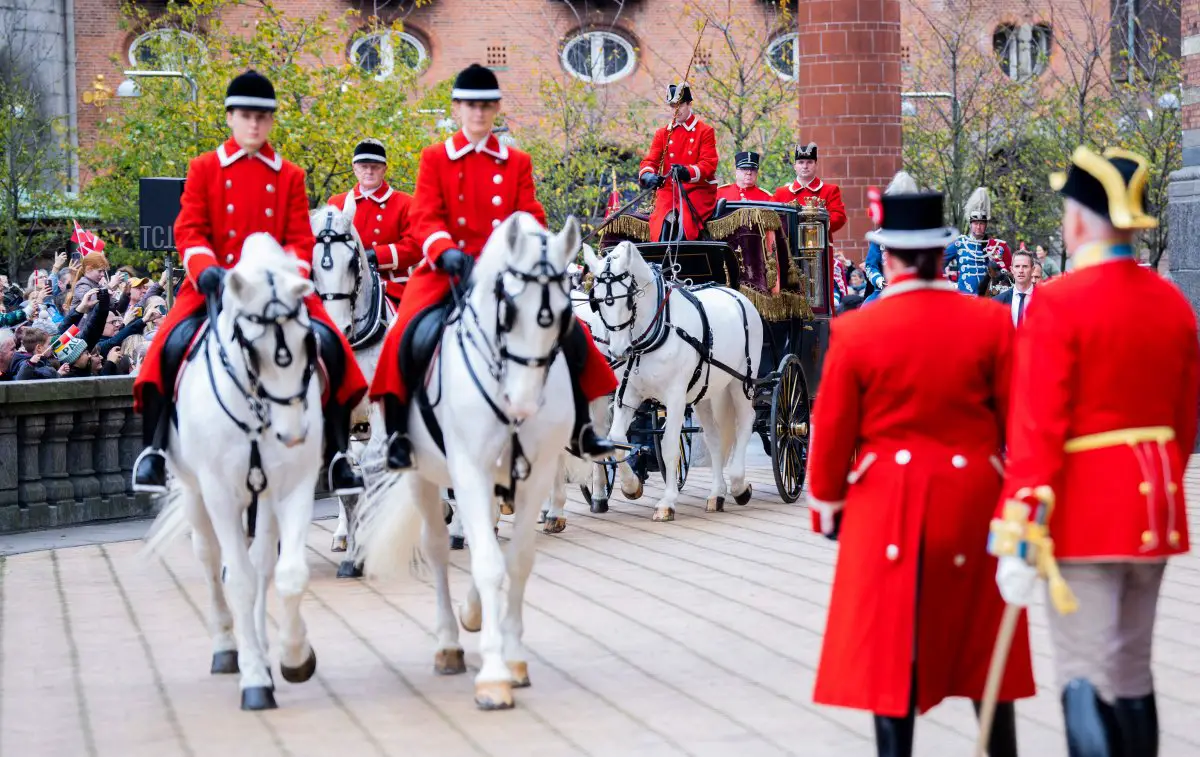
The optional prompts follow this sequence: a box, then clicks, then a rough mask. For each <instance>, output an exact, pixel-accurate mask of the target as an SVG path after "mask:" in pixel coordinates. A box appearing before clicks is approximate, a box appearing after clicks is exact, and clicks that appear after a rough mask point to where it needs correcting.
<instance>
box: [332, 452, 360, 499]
mask: <svg viewBox="0 0 1200 757" xmlns="http://www.w3.org/2000/svg"><path fill="white" fill-rule="evenodd" d="M343 460H344V461H345V462H346V464H347V465H348V466H350V472H351V474H353V475H354V476H355V478H357V479H358V480H357V482H355V483H353V484H351V485H350V486H342V487H335V486H334V483H333V471H334V468H335V466H337V464H338V463H339V462H341V461H343ZM326 475H327V476H328V481H327V483H328V484H329V491H330V492H332V493H333V494H334V495H335V496H338V497H349V496H351V495H354V494H362V493H363V491H364V490H365V488H366V487H365V486H364V485H363V478H362V473H361V472H359V471H358V470H357V469H356V468H355V465H354V458H352V457H350V456H349V455H347V454H346V453H345V452H338V453H336V454H335V455H334V456H333V457H332V458H330V460H329V466H328V471H327V473H326Z"/></svg>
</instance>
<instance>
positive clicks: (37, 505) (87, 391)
mask: <svg viewBox="0 0 1200 757" xmlns="http://www.w3.org/2000/svg"><path fill="white" fill-rule="evenodd" d="M132 388H133V379H131V378H129V377H126V376H112V377H103V378H95V379H57V380H50V381H22V382H6V383H0V532H9V531H18V530H23V529H29V528H50V527H55V526H65V525H71V524H77V523H85V522H89V521H97V520H106V519H110V518H125V517H131V516H146V515H150V514H151V513H152V512H153V504H152V501H151V500H150V498H149V497H147V496H145V495H135V494H134V493H133V490H132V488H131V486H130V478H131V473H132V470H133V461H134V460H135V459H136V458H137V455H138V453H139V452H140V451H141V447H142V420H141V417H140V416H138V415H136V414H134V412H133V397H132Z"/></svg>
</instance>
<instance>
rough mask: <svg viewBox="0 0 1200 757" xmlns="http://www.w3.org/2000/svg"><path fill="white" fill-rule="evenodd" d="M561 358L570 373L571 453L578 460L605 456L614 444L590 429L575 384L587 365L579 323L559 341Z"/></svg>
mask: <svg viewBox="0 0 1200 757" xmlns="http://www.w3.org/2000/svg"><path fill="white" fill-rule="evenodd" d="M561 347H562V352H563V357H564V358H566V361H567V370H568V371H569V372H570V374H571V396H572V398H573V399H574V400H575V426H574V428H572V429H571V448H570V449H571V454H573V455H577V456H579V457H591V458H598V457H607V456H609V455H611V454H613V453H614V452H616V450H617V445H615V444H613V443H612V442H611V441H609V440H608V439H606V438H604V437H603V436H600V435H599V434H597V433H596V429H595V427H593V426H592V414H591V410H590V409H589V407H588V400H587V397H585V396H584V395H583V388H582V387H581V386H580V384H579V382H580V379H581V378H582V376H583V367H584V366H585V365H586V364H587V350H588V343H587V335H585V334H584V333H583V328H582V327H581V326H580V325H579V324H575V325H573V326H572V327H571V328H570V329H569V330H568V331H567V334H566V336H564V337H563V339H562V344H561Z"/></svg>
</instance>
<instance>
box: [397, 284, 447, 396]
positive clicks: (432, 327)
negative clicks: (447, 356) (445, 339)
mask: <svg viewBox="0 0 1200 757" xmlns="http://www.w3.org/2000/svg"><path fill="white" fill-rule="evenodd" d="M453 309H454V303H453V302H452V301H451V300H450V299H449V298H447V299H445V300H442V301H441V302H439V303H438V304H436V305H433V306H432V307H428V308H426V309H424V310H422V311H421V312H420V313H417V315H416V317H415V318H413V319H412V322H411V323H409V324H408V328H406V329H405V330H404V336H403V337H401V339H400V378H401V379H402V380H403V381H404V385H405V386H407V387H409V388H410V389H411V390H413V391H414V392H415V391H416V390H417V389H418V387H421V386H423V385H424V383H425V371H426V370H428V369H429V363H430V362H431V361H432V360H433V355H434V353H435V352H437V347H438V344H439V343H440V342H441V339H442V331H444V330H445V328H446V321H447V320H449V318H450V312H451V311H452V310H453Z"/></svg>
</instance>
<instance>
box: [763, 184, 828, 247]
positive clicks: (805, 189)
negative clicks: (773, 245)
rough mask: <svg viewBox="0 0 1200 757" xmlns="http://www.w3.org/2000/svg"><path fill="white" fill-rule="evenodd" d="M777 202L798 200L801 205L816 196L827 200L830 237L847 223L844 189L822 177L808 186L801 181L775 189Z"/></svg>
mask: <svg viewBox="0 0 1200 757" xmlns="http://www.w3.org/2000/svg"><path fill="white" fill-rule="evenodd" d="M774 196H775V202H791V201H792V200H798V201H799V202H800V204H801V205H803V204H804V203H806V202H808V198H810V197H816V198H818V199H821V200H824V201H825V209H826V210H828V211H829V238H830V240H832V239H833V235H834V233H835V232H837V231H839V230H840V229H841V228H842V227H843V226H845V225H846V203H844V202H842V190H841V188H840V187H838V185H837V184H826V183H825V182H823V181H821V179H820V178H815V179H813V180H812V182H811V183H810V184H809V185H808V186H801V184H800V183H799V182H795V181H793V182H792V183H791V184H787V185H785V186H782V187H780V188H779V189H776V190H775V195H774Z"/></svg>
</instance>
